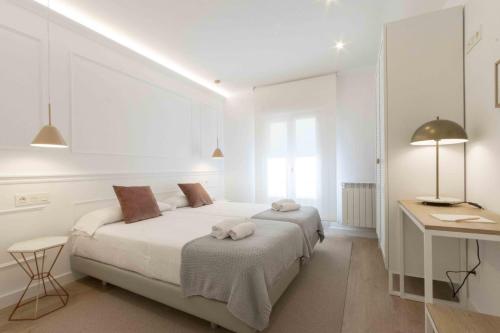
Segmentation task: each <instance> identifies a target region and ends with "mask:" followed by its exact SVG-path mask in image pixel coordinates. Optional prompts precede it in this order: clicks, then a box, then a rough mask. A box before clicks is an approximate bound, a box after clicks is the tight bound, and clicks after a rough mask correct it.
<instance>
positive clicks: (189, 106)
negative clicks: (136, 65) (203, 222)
mask: <svg viewBox="0 0 500 333" xmlns="http://www.w3.org/2000/svg"><path fill="white" fill-rule="evenodd" d="M76 61H83V63H85V62H86V63H87V64H91V65H94V66H96V67H97V68H101V69H102V70H103V75H105V73H106V72H108V73H112V74H114V75H117V77H121V78H124V79H130V80H131V81H129V82H136V83H139V84H142V85H144V86H145V87H150V88H151V89H152V90H151V92H150V95H153V93H154V92H155V91H156V92H161V93H162V94H163V95H162V96H161V97H162V101H161V102H163V103H165V102H167V101H168V103H172V104H174V105H183V107H185V110H181V109H179V110H177V109H171V108H168V107H167V108H164V107H163V106H158V108H156V107H155V111H158V110H161V111H159V112H160V114H162V115H163V117H169V118H172V117H173V118H177V117H174V115H173V112H187V116H186V118H187V119H185V120H186V121H187V122H186V123H185V124H183V123H181V121H180V120H179V123H178V125H179V126H182V125H184V126H185V127H186V128H185V130H187V131H189V133H190V135H186V137H185V138H184V140H182V138H181V141H180V143H183V142H184V141H185V140H189V141H188V145H189V148H187V149H186V152H185V156H172V149H174V148H176V147H177V146H178V145H176V141H175V140H172V144H171V145H169V146H166V145H159V146H158V147H157V148H158V149H156V151H161V150H162V149H165V148H168V149H170V150H169V151H166V152H164V153H156V152H155V153H139V152H124V151H100V150H99V149H90V150H89V149H81V148H78V147H75V141H76V140H78V138H77V137H75V135H77V134H76V130H75V129H76V127H75V126H76V124H75V120H74V119H75V117H76V115H75V112H76V109H77V108H76V102H75V96H76V94H77V93H78V92H77V87H76V83H75V80H76V75H77V74H76ZM69 73H70V126H69V127H70V135H71V142H72V144H71V150H72V152H75V153H80V154H96V155H118V156H130V157H157V158H177V159H187V158H189V156H190V155H191V151H192V147H193V142H192V137H193V136H192V124H193V116H194V115H196V113H194V112H193V109H194V101H193V99H192V98H188V97H186V96H184V95H181V94H179V93H177V92H175V91H173V90H170V89H167V88H165V87H163V86H161V85H159V84H157V83H154V82H152V81H150V80H147V79H144V78H141V77H138V76H136V75H134V74H131V73H127V72H125V71H123V70H120V69H117V68H114V67H113V66H110V65H108V64H106V63H103V62H102V61H98V60H96V59H92V58H90V57H88V56H86V55H82V54H79V53H76V52H71V54H70V70H69ZM122 82H123V83H125V82H126V81H122ZM118 83H119V82H117V84H118ZM134 92H135V90H134ZM153 97H158V96H156V95H155V96H153ZM118 100H119V99H116V100H115V101H118ZM145 107H146V108H147V106H145ZM149 107H150V108H151V106H149ZM162 107H163V108H164V109H161V108H162ZM129 111H130V110H129ZM149 111H151V110H149ZM128 115H130V114H128ZM124 116H127V113H126V112H124ZM103 118H105V117H103ZM94 120H95V122H96V124H99V121H100V119H94ZM119 120H122V119H116V121H119ZM79 125H80V126H81V124H79ZM139 125H140V124H139V123H138V126H139ZM168 126H172V123H171V122H166V123H165V131H164V132H163V131H162V132H161V134H163V135H159V134H160V132H156V133H155V132H149V134H150V135H155V134H156V135H157V136H160V137H163V136H165V137H168V135H172V134H171V133H170V131H169V130H168ZM149 127H150V126H149ZM112 128H113V127H112V126H111V127H110V136H112V134H113V132H112ZM174 128H175V129H177V126H174ZM179 134H180V133H179ZM107 137H108V136H106V137H105V138H103V139H104V140H106V139H107ZM79 140H83V141H81V142H84V139H82V138H80V139H79ZM177 143H179V141H177ZM152 144H153V145H154V144H156V142H153V143H152ZM124 146H125V145H124ZM124 146H123V147H122V146H120V147H114V148H115V149H118V150H120V149H125V150H126V149H130V148H124ZM146 147H148V146H147V145H146Z"/></svg>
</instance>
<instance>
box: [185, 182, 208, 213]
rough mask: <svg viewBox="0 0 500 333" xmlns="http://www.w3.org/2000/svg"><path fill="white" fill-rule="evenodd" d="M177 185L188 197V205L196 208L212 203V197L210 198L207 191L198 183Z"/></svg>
mask: <svg viewBox="0 0 500 333" xmlns="http://www.w3.org/2000/svg"><path fill="white" fill-rule="evenodd" d="M177 185H179V187H180V189H181V191H182V192H183V193H184V195H185V196H186V198H187V199H188V202H189V206H191V207H193V208H197V207H201V206H205V205H211V204H213V201H212V198H210V195H209V194H208V193H207V191H205V189H204V188H203V186H201V184H200V183H196V184H177Z"/></svg>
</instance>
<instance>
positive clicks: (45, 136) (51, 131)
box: [31, 125, 68, 148]
mask: <svg viewBox="0 0 500 333" xmlns="http://www.w3.org/2000/svg"><path fill="white" fill-rule="evenodd" d="M31 146H33V147H44V148H67V147H68V145H67V144H66V141H64V138H63V137H62V135H61V133H60V132H59V130H58V129H57V128H56V127H54V126H52V125H45V126H44V127H42V129H41V130H40V132H38V134H37V136H36V137H35V139H34V140H33V142H31Z"/></svg>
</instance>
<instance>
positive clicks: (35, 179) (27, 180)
mask: <svg viewBox="0 0 500 333" xmlns="http://www.w3.org/2000/svg"><path fill="white" fill-rule="evenodd" d="M223 175H224V171H165V172H110V173H80V174H55V175H0V185H16V184H42V183H64V182H81V181H95V180H111V179H120V178H124V179H127V178H128V179H131V178H151V177H156V178H158V177H168V178H178V177H188V176H223Z"/></svg>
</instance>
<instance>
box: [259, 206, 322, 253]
mask: <svg viewBox="0 0 500 333" xmlns="http://www.w3.org/2000/svg"><path fill="white" fill-rule="evenodd" d="M252 218H253V219H260V220H274V221H283V222H290V223H294V224H297V225H298V226H299V227H300V228H301V229H302V232H303V234H304V244H305V246H306V249H305V253H304V256H305V257H307V258H309V257H310V256H311V255H312V253H313V249H314V245H315V243H316V242H317V241H318V236H319V239H320V241H321V242H322V241H323V239H325V233H324V231H323V224H322V223H321V217H320V216H319V212H318V210H317V209H316V208H314V207H308V206H302V207H301V208H300V209H299V210H295V211H291V212H277V211H275V210H272V209H269V210H266V211H263V212H262V213H259V214H257V215H254V216H252Z"/></svg>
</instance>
